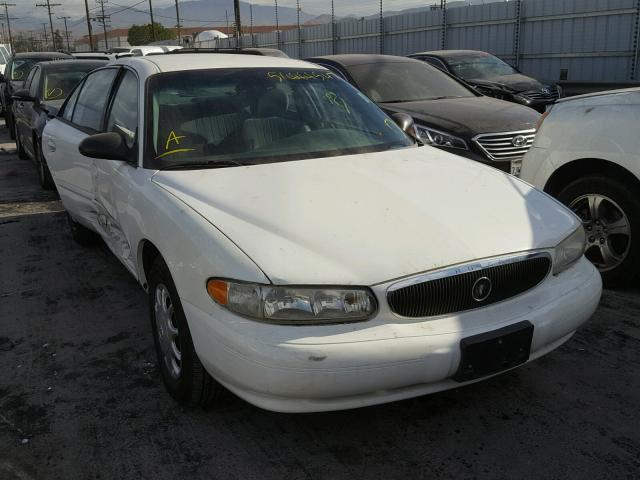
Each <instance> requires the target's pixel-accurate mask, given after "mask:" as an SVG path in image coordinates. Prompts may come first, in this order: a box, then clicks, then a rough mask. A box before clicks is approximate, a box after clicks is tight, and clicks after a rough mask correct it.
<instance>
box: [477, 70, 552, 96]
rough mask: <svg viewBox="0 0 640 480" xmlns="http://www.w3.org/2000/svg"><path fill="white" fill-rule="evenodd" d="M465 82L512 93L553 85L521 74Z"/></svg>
mask: <svg viewBox="0 0 640 480" xmlns="http://www.w3.org/2000/svg"><path fill="white" fill-rule="evenodd" d="M465 82H467V83H469V84H471V85H481V86H485V87H490V88H491V87H499V88H504V89H506V90H509V91H511V92H514V93H519V92H526V91H528V90H540V89H541V88H542V87H546V86H551V85H553V82H541V81H539V80H536V79H535V78H531V77H527V76H526V75H522V74H521V73H514V74H512V75H499V76H496V77H490V78H472V79H468V80H465Z"/></svg>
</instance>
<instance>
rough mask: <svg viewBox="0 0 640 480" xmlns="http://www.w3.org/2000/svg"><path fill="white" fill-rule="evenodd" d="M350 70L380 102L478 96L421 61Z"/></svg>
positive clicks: (355, 66)
mask: <svg viewBox="0 0 640 480" xmlns="http://www.w3.org/2000/svg"><path fill="white" fill-rule="evenodd" d="M349 73H350V74H351V76H352V77H353V79H354V80H355V82H356V84H357V85H358V87H359V88H360V90H362V91H363V92H364V93H365V94H367V96H368V97H369V98H371V99H372V100H373V101H374V102H379V103H390V102H411V101H417V100H434V99H439V98H458V97H474V96H475V94H474V93H473V92H472V91H471V90H469V89H468V88H467V87H465V86H464V85H462V84H461V83H459V82H457V81H456V80H454V79H452V78H451V77H450V76H449V75H447V74H446V73H443V72H441V71H440V70H438V69H437V68H435V67H432V66H430V65H427V64H426V63H424V62H420V61H418V60H414V61H409V62H389V63H379V62H378V63H369V64H366V65H354V66H351V67H349Z"/></svg>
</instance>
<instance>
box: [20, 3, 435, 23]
mask: <svg viewBox="0 0 640 480" xmlns="http://www.w3.org/2000/svg"><path fill="white" fill-rule="evenodd" d="M45 1H46V0H38V1H36V0H13V1H11V2H10V3H16V4H17V6H16V7H13V8H11V10H10V14H11V16H12V17H20V16H23V15H24V16H26V15H30V16H31V15H37V16H40V17H44V16H46V12H47V10H46V8H38V9H36V8H35V7H34V5H35V4H36V3H45ZM138 1H140V0H118V2H116V3H118V4H120V5H127V6H128V5H133V4H134V3H138ZM152 1H153V6H154V7H155V6H158V7H166V6H169V5H173V4H174V2H173V0H152ZM180 1H186V0H180ZM51 2H52V3H60V4H62V5H60V6H57V7H55V8H54V11H55V15H56V16H62V15H70V16H72V17H74V18H75V17H79V16H81V15H83V12H84V0H51ZM251 3H253V4H256V5H273V4H274V2H273V0H253V1H252V2H251ZM429 3H439V0H427V1H425V0H384V8H385V9H388V10H400V9H403V8H411V7H418V6H425V5H426V4H429ZM95 5H96V2H95V0H89V8H92V7H94V6H95ZM145 5H146V4H144V3H143V4H141V5H140V6H139V7H138V8H144V9H146V8H148V7H146V6H145ZM232 5H233V1H232V0H229V6H230V9H231V8H232ZM378 5H379V1H378V0H335V9H336V15H338V16H347V15H351V14H353V15H369V14H372V13H375V12H377V11H378ZM278 6H283V7H294V8H295V6H296V0H278ZM300 6H301V7H302V10H304V11H305V12H307V13H309V14H312V15H320V14H323V13H329V12H330V0H300ZM15 23H16V24H19V23H20V22H19V21H16V22H15Z"/></svg>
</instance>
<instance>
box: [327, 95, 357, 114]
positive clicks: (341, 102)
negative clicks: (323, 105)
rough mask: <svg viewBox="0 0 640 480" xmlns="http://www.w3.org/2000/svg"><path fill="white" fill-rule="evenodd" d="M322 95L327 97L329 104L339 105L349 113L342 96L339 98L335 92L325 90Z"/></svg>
mask: <svg viewBox="0 0 640 480" xmlns="http://www.w3.org/2000/svg"><path fill="white" fill-rule="evenodd" d="M324 96H325V97H326V98H327V100H329V103H330V104H332V105H335V106H336V107H340V108H341V109H343V110H344V111H345V112H347V113H348V114H351V111H350V110H349V106H348V105H347V102H345V101H344V99H343V98H340V97H339V96H338V94H337V93H335V92H327V93H325V94H324Z"/></svg>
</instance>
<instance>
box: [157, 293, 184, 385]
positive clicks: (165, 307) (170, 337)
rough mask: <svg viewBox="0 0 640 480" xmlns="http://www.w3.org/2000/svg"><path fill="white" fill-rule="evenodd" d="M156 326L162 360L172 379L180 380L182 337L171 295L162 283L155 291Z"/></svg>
mask: <svg viewBox="0 0 640 480" xmlns="http://www.w3.org/2000/svg"><path fill="white" fill-rule="evenodd" d="M153 308H154V311H155V325H156V330H157V333H158V343H159V346H160V350H161V351H162V358H163V361H164V364H165V366H166V368H167V372H168V373H169V375H171V378H173V379H175V380H178V379H179V378H180V375H181V374H182V353H181V352H180V336H179V332H178V327H177V320H176V318H175V310H174V304H173V300H172V299H171V293H170V292H169V289H168V288H167V287H166V286H165V285H164V284H162V283H159V284H158V285H156V291H155V302H154V306H153Z"/></svg>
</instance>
